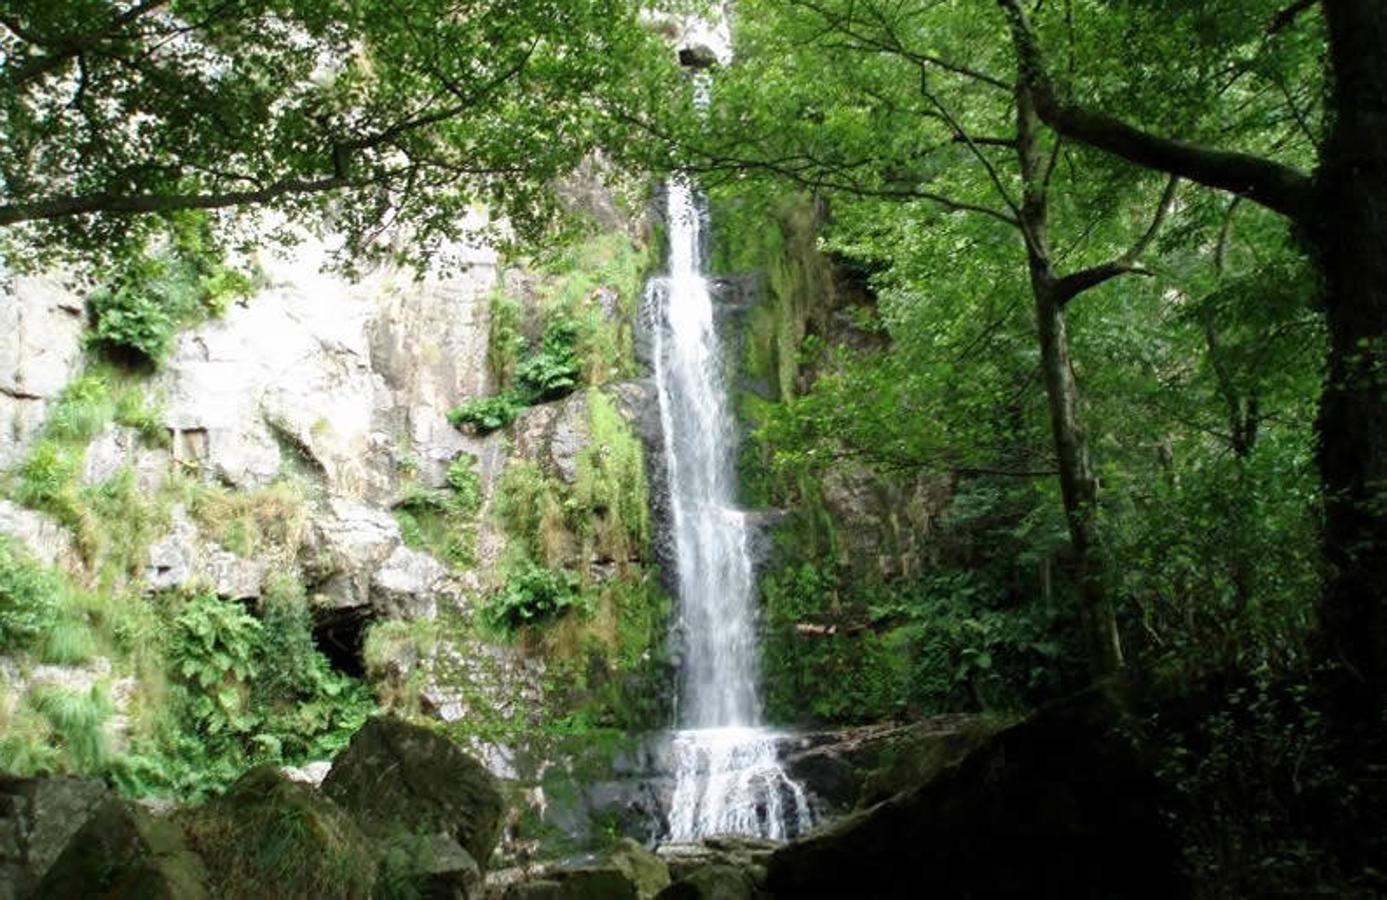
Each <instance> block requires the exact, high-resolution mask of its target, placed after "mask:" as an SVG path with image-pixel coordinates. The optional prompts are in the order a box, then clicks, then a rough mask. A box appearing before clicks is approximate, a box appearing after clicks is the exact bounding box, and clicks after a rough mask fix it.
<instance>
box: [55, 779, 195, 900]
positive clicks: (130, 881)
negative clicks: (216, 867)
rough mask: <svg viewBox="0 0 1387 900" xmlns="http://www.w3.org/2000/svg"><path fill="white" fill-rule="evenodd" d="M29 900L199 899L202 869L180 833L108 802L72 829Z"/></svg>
mask: <svg viewBox="0 0 1387 900" xmlns="http://www.w3.org/2000/svg"><path fill="white" fill-rule="evenodd" d="M32 896H34V897H43V898H46V900H78V898H86V897H94V896H109V897H140V898H167V900H201V898H203V897H207V896H209V892H208V889H207V869H206V867H205V866H204V865H203V862H202V860H201V859H200V858H199V857H198V855H197V854H196V853H193V852H192V851H191V850H189V848H188V845H187V843H186V842H185V840H184V836H183V832H182V831H181V830H180V829H179V828H178V826H177V825H175V824H174V823H173V822H171V821H168V820H166V819H159V818H156V817H154V816H153V815H151V814H149V813H147V812H145V811H144V810H142V809H140V808H139V807H137V806H135V805H133V804H131V803H128V802H126V801H124V800H110V801H108V802H107V803H105V804H104V805H102V806H101V807H100V808H99V809H98V810H97V811H96V813H95V814H94V815H93V816H92V817H91V818H90V819H89V820H87V823H86V824H85V825H83V826H82V827H81V828H80V829H78V831H77V833H76V834H74V835H73V837H72V840H70V841H69V842H68V845H67V847H66V849H64V850H63V852H62V854H61V855H60V856H59V857H58V859H57V861H56V862H54V863H53V866H52V868H50V869H49V870H48V874H47V875H46V876H45V877H44V879H43V881H42V883H40V885H39V887H38V890H36V891H35V892H34V893H33V895H32Z"/></svg>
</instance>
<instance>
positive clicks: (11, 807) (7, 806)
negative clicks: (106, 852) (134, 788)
mask: <svg viewBox="0 0 1387 900" xmlns="http://www.w3.org/2000/svg"><path fill="white" fill-rule="evenodd" d="M111 799H112V795H111V790H110V788H108V787H106V785H105V784H104V783H103V782H101V781H99V780H97V779H95V778H73V777H59V778H0V898H3V897H6V896H7V895H6V893H5V891H6V889H7V886H8V889H9V890H11V891H13V892H17V893H18V894H21V895H23V894H25V893H27V892H28V891H29V890H30V889H31V888H32V887H33V885H34V882H36V881H38V880H39V879H40V878H42V877H43V874H44V873H45V872H47V871H48V867H49V866H51V865H52V864H53V861H54V860H55V859H57V858H58V855H59V854H60V853H62V852H63V849H64V848H65V847H66V846H67V842H68V841H69V840H70V839H71V838H72V835H73V834H74V833H75V832H76V831H77V829H79V828H81V827H82V825H83V824H84V823H85V822H86V821H87V819H89V818H91V815H92V813H94V812H95V811H96V810H97V809H99V808H100V807H101V806H102V805H103V804H105V803H106V802H108V801H109V800H111Z"/></svg>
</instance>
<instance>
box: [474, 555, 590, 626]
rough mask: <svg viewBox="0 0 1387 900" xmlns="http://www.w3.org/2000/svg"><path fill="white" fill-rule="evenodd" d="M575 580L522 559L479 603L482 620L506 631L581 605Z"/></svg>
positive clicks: (560, 613) (557, 614) (542, 620)
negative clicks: (497, 587)
mask: <svg viewBox="0 0 1387 900" xmlns="http://www.w3.org/2000/svg"><path fill="white" fill-rule="evenodd" d="M583 605H584V604H583V602H582V596H581V594H580V592H579V590H578V583H577V580H576V579H575V578H573V576H571V575H568V574H566V573H564V572H561V571H556V570H554V569H549V568H546V567H544V566H538V565H535V564H533V563H528V562H527V563H524V564H521V565H519V566H516V567H514V568H512V569H511V570H509V571H508V572H507V573H506V579H505V582H504V584H503V585H502V586H501V588H500V589H499V590H497V591H496V592H494V593H493V594H492V595H491V596H490V597H488V598H487V600H486V603H485V604H484V605H483V606H482V610H481V615H482V621H483V622H484V623H486V625H487V627H489V628H491V629H492V630H494V631H496V632H499V633H502V634H505V633H510V632H513V631H516V630H517V629H519V628H522V627H524V626H526V625H533V624H539V623H542V622H545V621H549V620H551V619H556V618H558V617H559V616H562V615H563V614H565V613H567V612H568V611H569V610H571V609H580V608H582V607H583Z"/></svg>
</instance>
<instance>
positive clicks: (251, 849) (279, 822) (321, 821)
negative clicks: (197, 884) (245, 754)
mask: <svg viewBox="0 0 1387 900" xmlns="http://www.w3.org/2000/svg"><path fill="white" fill-rule="evenodd" d="M181 818H182V821H183V825H184V828H185V829H186V832H187V836H188V841H189V844H190V845H191V846H192V847H193V848H194V849H196V850H197V852H198V853H199V855H200V856H201V857H202V858H203V859H204V860H206V864H207V867H208V869H209V870H210V871H211V873H212V878H211V880H212V883H213V884H215V885H217V887H218V893H219V894H221V895H224V896H229V897H245V898H251V897H271V896H279V897H323V898H329V897H332V898H344V900H345V898H365V897H368V896H370V895H371V890H372V888H373V886H374V883H375V879H376V860H377V857H376V848H375V847H374V846H373V845H372V844H371V843H370V842H369V841H368V840H367V838H366V836H365V834H363V833H362V831H361V829H360V828H359V827H358V825H357V824H356V822H355V821H354V820H353V818H352V817H351V815H349V814H348V813H347V812H346V811H345V810H343V809H341V808H340V807H338V806H337V805H336V804H334V803H332V802H331V801H330V800H328V799H327V798H325V797H323V796H322V795H321V794H319V793H318V792H316V791H314V790H313V789H312V788H309V787H307V786H305V785H302V784H299V783H298V782H295V781H291V780H290V779H288V778H286V777H285V776H284V774H283V773H282V772H280V771H279V770H278V769H276V768H274V767H272V766H261V767H259V768H256V769H252V770H250V771H249V772H247V773H246V774H245V775H242V776H241V777H240V779H238V780H237V781H236V783H235V784H233V785H232V786H231V787H230V788H229V789H228V790H227V791H226V793H225V794H223V795H222V796H220V797H217V798H216V799H214V800H212V801H211V802H209V803H208V804H206V805H205V806H203V807H200V808H198V809H193V810H189V811H187V812H186V813H184V814H183V815H182V816H181Z"/></svg>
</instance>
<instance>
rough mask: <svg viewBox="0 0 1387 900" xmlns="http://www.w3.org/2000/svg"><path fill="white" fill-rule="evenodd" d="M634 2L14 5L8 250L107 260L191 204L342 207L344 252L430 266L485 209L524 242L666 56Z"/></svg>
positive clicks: (2, 181) (2, 53) (0, 146)
mask: <svg viewBox="0 0 1387 900" xmlns="http://www.w3.org/2000/svg"><path fill="white" fill-rule="evenodd" d="M637 7H638V4H636V3H634V2H629V0H562V2H559V0H521V2H480V3H464V4H459V3H456V2H453V0H408V2H397V0H387V2H374V0H368V2H359V0H313V2H299V0H294V2H288V0H125V2H117V0H6V2H4V3H3V4H0V130H2V131H3V133H4V135H5V140H4V141H3V142H0V226H6V229H5V236H6V238H7V241H6V242H7V244H8V245H9V253H10V255H11V256H12V257H23V256H24V255H25V254H33V253H36V252H40V251H41V252H45V253H50V254H51V253H55V252H67V255H68V256H69V257H70V258H79V257H80V258H85V259H88V260H90V259H92V258H94V256H96V257H99V256H102V255H107V256H109V255H111V254H113V253H119V252H120V251H121V248H124V247H129V246H138V245H139V244H140V235H141V232H142V231H143V230H146V229H147V228H149V227H151V225H152V223H154V222H155V221H157V217H155V216H148V215H140V214H144V213H156V214H162V213H168V212H171V211H175V210H186V209H203V210H218V209H228V208H232V207H241V208H251V207H254V208H257V209H260V210H263V211H271V212H273V213H274V216H271V217H269V218H267V221H269V222H271V223H275V222H284V221H286V220H307V219H311V218H317V217H320V216H321V215H323V214H329V215H330V216H331V220H332V226H333V228H334V229H335V230H336V231H337V232H339V233H340V234H341V235H342V236H343V237H344V238H345V240H346V254H347V256H348V258H351V257H354V256H359V255H361V254H363V253H368V252H376V253H381V252H387V251H388V252H391V253H403V254H407V255H410V256H413V257H424V256H427V255H429V254H430V253H431V252H432V251H433V250H434V249H436V247H437V246H438V245H439V243H440V242H441V241H445V240H448V239H452V238H455V237H456V236H457V235H458V233H459V231H460V229H461V227H462V223H463V221H464V219H465V217H466V214H467V212H468V210H469V209H470V208H472V207H473V206H474V205H478V204H484V205H485V206H486V207H487V208H488V209H489V210H491V211H492V212H493V213H495V214H497V215H498V216H500V215H503V216H505V217H507V218H508V220H509V221H510V223H511V224H512V225H513V226H514V227H516V228H518V229H522V230H523V229H524V228H525V227H526V226H527V225H529V224H532V223H535V222H537V221H540V220H541V219H543V217H544V214H545V212H546V209H547V207H548V204H549V198H548V195H547V193H546V192H545V191H544V190H543V187H544V186H545V184H546V182H547V181H548V180H550V179H552V178H554V177H555V176H557V175H559V174H561V173H564V172H566V171H568V170H570V169H571V168H572V167H573V166H574V165H575V164H576V163H577V161H578V160H580V159H581V158H582V156H583V154H585V153H587V152H590V151H591V149H592V148H593V146H594V143H595V137H596V132H597V129H598V125H599V121H600V119H601V118H602V116H603V103H604V102H610V99H611V95H612V94H613V93H614V92H616V91H617V90H619V89H622V88H623V86H624V85H625V84H627V82H628V80H629V77H630V72H631V70H632V67H633V66H634V65H635V63H636V62H638V61H639V62H641V63H642V64H643V65H645V64H648V62H649V59H650V58H651V57H652V56H658V55H659V53H658V51H652V50H651V49H650V44H651V42H652V41H653V40H654V37H653V35H652V34H651V33H650V32H649V30H648V29H646V28H644V27H642V26H641V25H640V24H639V22H638V18H637V14H638V8H637ZM397 227H398V228H407V229H408V234H409V239H408V241H402V242H396V243H394V244H391V243H390V242H389V241H387V240H384V239H383V238H382V234H383V233H387V232H389V230H390V229H391V228H397Z"/></svg>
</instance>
